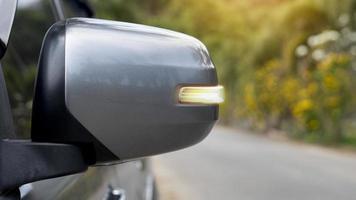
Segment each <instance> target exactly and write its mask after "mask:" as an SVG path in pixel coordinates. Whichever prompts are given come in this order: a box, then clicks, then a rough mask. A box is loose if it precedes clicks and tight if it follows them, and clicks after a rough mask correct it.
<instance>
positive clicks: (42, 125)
mask: <svg viewBox="0 0 356 200" xmlns="http://www.w3.org/2000/svg"><path fill="white" fill-rule="evenodd" d="M58 30H63V31H64V33H63V35H62V34H54V33H55V32H56V31H58ZM60 32H62V31H60ZM52 33H53V34H52ZM58 33H59V32H58ZM58 37H61V38H64V45H63V44H61V42H59V43H58V42H55V41H57V40H56V38H58ZM58 41H62V40H58ZM44 47H46V48H44V49H45V50H44V49H42V53H41V59H40V65H39V66H40V69H39V77H38V78H37V86H38V87H36V94H37V95H36V96H35V99H34V113H35V115H33V118H32V119H33V120H32V121H33V124H32V127H33V132H32V139H33V140H34V141H40V142H58V143H67V142H69V143H78V144H88V143H94V144H97V142H99V143H100V144H102V145H103V146H105V147H106V148H107V149H108V150H109V152H111V153H113V154H114V158H113V156H109V157H108V155H109V154H108V152H107V151H103V150H102V148H101V149H100V145H94V147H93V148H94V150H95V160H96V162H97V164H98V163H100V164H105V163H107V162H111V161H114V162H116V161H117V159H119V162H123V161H127V160H131V159H136V158H140V157H145V156H150V155H156V154H160V153H165V152H169V151H174V150H178V149H181V148H184V147H188V146H191V145H193V144H196V143H197V142H199V141H201V140H202V139H203V138H205V137H206V135H207V134H208V133H209V131H210V130H211V128H212V127H213V125H214V123H215V121H216V120H217V117H218V116H217V115H218V105H182V104H179V103H178V99H177V92H178V89H179V87H181V86H183V85H217V84H218V82H217V76H216V71H215V68H214V65H213V64H212V62H211V60H210V57H209V54H208V52H207V50H206V48H205V46H204V45H203V44H202V43H201V42H200V41H198V40H197V39H195V38H193V37H190V36H187V35H185V34H181V33H177V32H173V31H169V30H165V29H160V28H154V27H149V26H144V25H137V24H130V23H123V22H114V21H108V20H98V19H86V18H73V19H68V20H66V21H65V22H64V23H62V22H61V23H57V24H56V25H54V26H53V27H52V28H51V30H50V31H49V32H48V33H47V36H46V40H45V45H44ZM58 48H60V49H63V48H65V50H63V51H61V50H60V49H59V50H58V52H64V55H61V53H57V54H56V53H53V52H57V51H53V52H52V53H49V52H47V53H46V52H43V51H46V50H47V49H48V50H51V49H52V50H53V49H58ZM62 56H63V57H62ZM58 59H59V61H58ZM62 59H64V62H63V63H62ZM41 61H46V62H41ZM47 61H48V62H47ZM57 61H58V62H57ZM56 65H58V67H57V66H56ZM63 67H64V69H63ZM58 69H59V70H58ZM62 69H63V71H62ZM62 72H63V73H62ZM50 77H52V78H50ZM41 80H42V81H41ZM62 82H64V83H63V84H62ZM63 87H64V91H63ZM62 92H63V93H64V94H63V99H62V96H61V95H56V94H62ZM59 101H60V102H59ZM63 101H64V102H63ZM61 102H62V103H61ZM62 104H63V108H58V107H57V106H55V105H60V106H62ZM58 109H60V110H63V112H69V114H70V116H68V115H67V114H64V115H59V113H58V112H59V110H58ZM73 117H74V119H75V120H70V121H69V122H70V123H69V122H68V120H69V118H70V119H72V118H73ZM66 122H67V123H66ZM78 124H80V126H78ZM54 127H55V128H54ZM78 127H84V129H82V128H79V129H78ZM93 136H94V137H93ZM89 153H91V152H89ZM112 159H114V160H112Z"/></svg>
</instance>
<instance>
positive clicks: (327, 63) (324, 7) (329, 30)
mask: <svg viewBox="0 0 356 200" xmlns="http://www.w3.org/2000/svg"><path fill="white" fill-rule="evenodd" d="M94 2H96V3H97V4H98V1H94ZM158 5H159V6H158ZM105 7H106V8H105V9H107V8H110V9H111V10H117V11H118V12H116V14H115V12H105V11H104V10H105V9H104V8H103V11H102V12H100V11H99V17H104V18H107V17H109V18H114V19H118V20H127V21H131V22H139V23H144V24H149V25H155V26H161V27H165V28H169V29H173V30H177V31H180V32H184V33H187V34H190V35H193V36H195V37H197V38H199V39H200V40H202V41H203V42H204V43H205V44H206V45H207V47H208V49H209V51H210V53H211V55H212V58H213V61H214V63H215V65H216V67H217V70H218V75H219V79H220V81H221V83H222V84H223V85H224V86H225V88H226V93H227V94H226V102H225V104H224V105H223V106H222V112H221V114H222V118H223V122H226V123H236V122H240V123H241V122H244V124H248V125H249V126H252V127H254V128H258V129H260V130H269V129H271V128H278V129H287V130H288V131H289V132H290V133H293V134H295V135H296V136H298V137H304V138H306V139H307V140H313V141H315V140H316V141H326V142H333V141H342V140H343V138H345V137H346V136H347V137H348V135H350V134H349V133H351V132H352V134H354V131H353V130H352V131H349V129H348V128H345V127H346V125H344V124H345V123H344V121H353V122H354V120H355V116H354V115H355V107H356V106H355V105H356V104H355V96H356V94H355V92H354V91H355V89H356V88H355V87H356V86H355V81H354V79H353V78H352V77H353V76H354V75H355V70H354V68H355V67H352V66H355V63H356V62H355V59H353V55H354V54H352V50H351V49H352V45H353V43H352V41H348V40H347V38H350V37H349V36H350V35H349V36H347V35H345V31H349V32H350V33H353V29H354V28H353V27H354V26H355V25H356V23H355V22H354V21H353V17H352V16H354V10H355V9H353V8H355V7H356V2H355V1H354V0H341V1H339V0H328V1H326V0H294V1H287V0H268V1H267V0H264V1H262V0H244V1H236V0H232V1H231V0H222V1H215V0H202V1H191V0H165V1H163V0H151V1H148V2H145V3H142V2H138V1H123V0H122V1H112V4H110V5H109V4H105ZM152 7H153V8H154V9H150V8H152ZM123 10H124V11H123ZM127 12H128V13H127ZM102 13H103V14H102ZM108 13H114V14H113V15H111V14H108ZM117 13H119V14H117ZM353 49H356V47H353ZM353 51H354V52H355V50H353ZM348 124H350V123H348ZM351 124H352V123H351ZM347 126H348V127H350V125H347ZM352 134H351V135H352ZM349 138H355V136H352V137H349ZM348 141H350V140H348Z"/></svg>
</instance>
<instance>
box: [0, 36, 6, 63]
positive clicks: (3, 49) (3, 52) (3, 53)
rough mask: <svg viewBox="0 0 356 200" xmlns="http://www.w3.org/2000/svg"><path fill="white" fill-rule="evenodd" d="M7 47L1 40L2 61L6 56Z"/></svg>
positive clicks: (0, 54)
mask: <svg viewBox="0 0 356 200" xmlns="http://www.w3.org/2000/svg"><path fill="white" fill-rule="evenodd" d="M5 52H6V45H5V44H4V42H3V41H1V40H0V59H1V58H2V57H3V56H4V55H5Z"/></svg>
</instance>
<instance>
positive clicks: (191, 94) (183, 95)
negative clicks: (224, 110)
mask: <svg viewBox="0 0 356 200" xmlns="http://www.w3.org/2000/svg"><path fill="white" fill-rule="evenodd" d="M178 98H179V102H180V103H188V104H189V103H193V104H219V103H222V102H224V87H223V86H220V85H218V86H188V87H182V88H180V89H179V94H178Z"/></svg>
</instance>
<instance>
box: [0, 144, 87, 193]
mask: <svg viewBox="0 0 356 200" xmlns="http://www.w3.org/2000/svg"><path fill="white" fill-rule="evenodd" d="M87 168H88V165H87V164H86V162H85V158H84V157H83V154H82V152H81V150H80V148H79V147H77V146H74V145H69V144H54V143H35V142H30V141H24V140H2V141H0V177H1V179H0V196H1V192H2V191H9V190H13V189H17V188H18V187H20V186H21V185H23V184H26V183H31V182H34V181H39V180H44V179H48V178H55V177H60V176H65V175H70V174H75V173H80V172H84V171H86V170H87Z"/></svg>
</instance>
